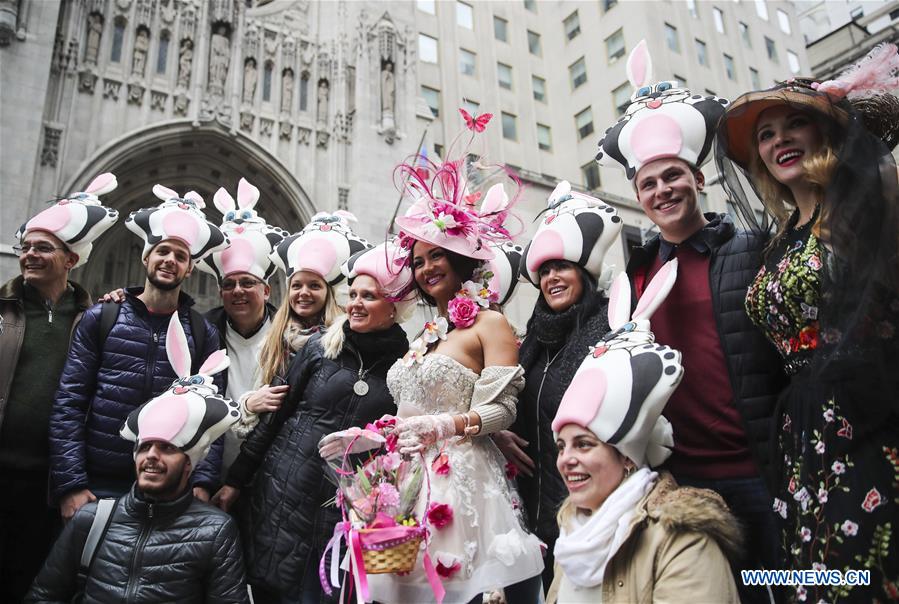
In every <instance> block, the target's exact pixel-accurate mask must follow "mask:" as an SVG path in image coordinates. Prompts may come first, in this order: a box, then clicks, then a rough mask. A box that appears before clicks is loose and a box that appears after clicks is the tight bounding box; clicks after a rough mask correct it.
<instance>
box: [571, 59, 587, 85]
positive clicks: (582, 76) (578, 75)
mask: <svg viewBox="0 0 899 604" xmlns="http://www.w3.org/2000/svg"><path fill="white" fill-rule="evenodd" d="M568 77H569V79H570V80H571V89H572V90H574V89H576V88H579V87H580V86H582V85H583V84H586V83H587V63H586V62H585V61H584V57H581V58H580V59H578V60H577V61H575V62H574V63H572V64H571V65H569V66H568Z"/></svg>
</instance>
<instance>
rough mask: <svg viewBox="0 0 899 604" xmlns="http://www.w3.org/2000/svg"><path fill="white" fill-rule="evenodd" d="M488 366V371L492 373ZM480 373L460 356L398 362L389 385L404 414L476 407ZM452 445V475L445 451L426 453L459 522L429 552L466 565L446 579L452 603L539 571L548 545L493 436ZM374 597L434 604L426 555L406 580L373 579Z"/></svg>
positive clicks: (434, 496)
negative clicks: (527, 516)
mask: <svg viewBox="0 0 899 604" xmlns="http://www.w3.org/2000/svg"><path fill="white" fill-rule="evenodd" d="M489 370H490V368H488V369H487V370H486V371H489ZM479 377H480V376H479V375H478V374H477V373H475V372H474V371H472V370H471V369H469V368H467V367H465V366H464V365H462V364H461V363H459V362H458V361H456V360H455V359H453V358H451V357H448V356H446V355H442V354H438V353H429V354H427V355H426V356H425V357H424V361H423V362H422V363H414V364H413V365H412V366H411V367H406V366H405V365H404V364H403V361H402V360H399V361H397V362H396V363H395V364H394V365H393V367H391V369H390V371H389V372H388V374H387V385H388V387H389V388H390V392H391V394H392V395H393V398H394V400H395V401H396V403H397V406H398V408H399V410H398V412H397V414H398V415H399V416H400V417H411V416H414V415H425V414H437V413H452V414H461V413H465V412H467V411H468V410H469V408H470V406H471V400H472V392H473V391H474V386H475V382H476V381H477V380H478V378H479ZM458 440H459V439H453V440H450V441H449V442H447V445H446V447H445V449H444V451H445V453H447V455H448V457H449V473H448V474H446V475H438V474H435V473H434V472H433V471H432V469H431V464H432V462H433V460H434V459H435V458H436V457H437V456H438V455H439V454H440V450H439V446H440V444H438V445H437V446H433V447H431V448H430V449H428V450H427V451H425V460H426V463H427V466H426V467H427V470H428V473H429V476H430V483H431V502H432V503H445V504H449V505H450V506H451V507H452V510H453V520H452V523H450V524H449V525H448V526H446V527H444V528H442V529H436V528H434V527H431V541H430V546H429V551H430V555H431V559H432V561H433V563H434V565H435V566H437V564H438V561H443V562H444V563H445V565H448V564H451V563H452V562H453V561H458V562H459V563H460V568H459V570H458V571H457V572H455V573H454V574H453V575H452V576H451V577H449V578H442V579H441V580H442V582H443V586H444V588H445V589H446V597H445V599H444V602H446V603H448V604H449V603H460V604H464V603H467V602H469V601H470V600H471V599H472V598H474V597H475V596H477V595H478V594H481V593H483V592H488V591H492V590H494V589H499V588H502V587H504V586H506V585H511V584H513V583H517V582H519V581H522V580H524V579H528V578H530V577H533V576H535V575H538V574H540V572H541V571H542V570H543V556H542V552H541V542H540V540H539V539H538V538H537V537H536V536H535V535H533V534H530V533H528V532H527V531H525V529H524V528H522V527H523V524H522V520H521V504H520V499H519V497H518V494H517V493H516V492H515V490H514V487H513V486H512V484H511V482H510V481H509V480H508V479H507V478H506V473H505V459H504V457H503V455H502V453H500V451H499V449H498V448H497V447H496V445H495V444H494V443H493V440H492V439H490V438H489V437H487V436H482V437H476V438H474V439H471V440H469V441H465V442H458ZM426 489H427V481H423V482H422V492H421V495H420V497H419V500H418V507H417V508H416V514H417V515H418V517H419V518H422V517H423V515H424V513H425V506H426V505H427V502H426V500H427V492H426ZM368 579H369V586H370V591H371V597H372V598H373V599H374V600H375V601H377V602H383V603H385V604H392V603H400V602H402V603H413V602H414V603H419V602H432V601H434V595H433V593H432V591H431V587H430V584H429V583H428V581H427V578H426V577H425V573H424V569H423V565H422V562H421V558H420V557H419V561H418V563H417V564H416V567H415V570H414V571H412V572H411V573H409V574H408V575H405V576H400V575H395V574H384V575H369V577H368Z"/></svg>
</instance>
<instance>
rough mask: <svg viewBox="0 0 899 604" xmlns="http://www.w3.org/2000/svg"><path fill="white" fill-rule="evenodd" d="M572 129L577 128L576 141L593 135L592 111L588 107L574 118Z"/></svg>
mask: <svg viewBox="0 0 899 604" xmlns="http://www.w3.org/2000/svg"><path fill="white" fill-rule="evenodd" d="M574 127H575V128H577V138H578V140H581V139H583V138H584V137H587V136H590V135H591V134H593V110H592V109H591V108H590V107H587V108H586V109H584V110H583V111H581V112H580V113H578V114H577V115H575V116H574Z"/></svg>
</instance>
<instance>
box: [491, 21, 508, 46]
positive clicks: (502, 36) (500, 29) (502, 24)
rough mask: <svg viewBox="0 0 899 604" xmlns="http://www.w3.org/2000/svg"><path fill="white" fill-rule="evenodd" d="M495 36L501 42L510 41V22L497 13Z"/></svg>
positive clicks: (494, 23) (494, 27)
mask: <svg viewBox="0 0 899 604" xmlns="http://www.w3.org/2000/svg"><path fill="white" fill-rule="evenodd" d="M493 37H494V38H496V39H497V40H499V41H500V42H508V41H509V22H508V21H506V20H505V19H503V18H502V17H497V16H496V15H494V16H493Z"/></svg>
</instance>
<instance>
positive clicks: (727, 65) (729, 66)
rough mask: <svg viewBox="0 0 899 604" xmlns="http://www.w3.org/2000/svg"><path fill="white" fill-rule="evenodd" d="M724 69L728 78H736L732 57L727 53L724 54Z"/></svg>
mask: <svg viewBox="0 0 899 604" xmlns="http://www.w3.org/2000/svg"><path fill="white" fill-rule="evenodd" d="M724 71H725V73H727V79H728V80H736V79H737V70H736V68H734V58H733V57H732V56H730V55H729V54H725V55H724Z"/></svg>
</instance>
